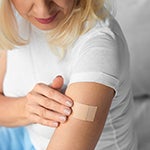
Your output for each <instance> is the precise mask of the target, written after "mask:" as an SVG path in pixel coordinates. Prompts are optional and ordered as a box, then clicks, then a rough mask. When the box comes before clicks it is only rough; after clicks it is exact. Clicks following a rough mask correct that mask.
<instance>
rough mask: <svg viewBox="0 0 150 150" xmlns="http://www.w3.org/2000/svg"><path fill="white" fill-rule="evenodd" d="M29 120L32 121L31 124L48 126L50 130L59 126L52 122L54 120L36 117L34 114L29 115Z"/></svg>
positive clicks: (57, 123)
mask: <svg viewBox="0 0 150 150" xmlns="http://www.w3.org/2000/svg"><path fill="white" fill-rule="evenodd" d="M30 120H33V123H37V124H41V125H44V126H50V127H52V128H56V127H58V126H59V122H57V121H54V120H49V119H44V118H41V117H40V116H38V115H36V114H31V115H30Z"/></svg>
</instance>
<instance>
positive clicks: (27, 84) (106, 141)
mask: <svg viewBox="0 0 150 150" xmlns="http://www.w3.org/2000/svg"><path fill="white" fill-rule="evenodd" d="M22 27H23V28H24V29H23V30H25V31H27V30H26V29H25V27H26V26H22ZM30 34H31V35H30V37H31V38H30V43H29V44H28V45H26V46H21V47H18V48H16V49H14V50H13V51H8V56H7V72H6V76H5V79H4V86H3V89H4V94H5V95H7V96H13V97H20V96H25V95H26V94H27V93H28V92H29V91H31V90H32V88H33V87H34V85H35V84H36V83H38V82H43V83H46V84H50V83H51V82H52V80H53V79H54V78H55V77H56V76H57V75H61V76H63V78H64V87H63V88H64V89H65V88H66V87H67V85H69V84H70V83H73V82H97V83H101V84H104V85H107V86H109V87H112V88H113V89H114V90H115V91H116V95H115V97H114V98H113V101H112V105H111V108H110V111H109V114H108V117H107V120H106V124H105V126H104V130H103V132H102V135H101V137H100V139H99V141H98V143H97V146H96V148H95V149H96V150H136V140H135V137H134V132H133V124H132V93H131V89H130V79H129V53H128V47H127V45H126V41H125V39H124V36H123V34H122V31H121V29H120V27H119V25H118V23H117V22H116V21H115V20H114V19H113V18H112V17H110V18H107V19H106V20H105V21H97V23H96V25H95V26H94V27H93V28H92V29H91V30H90V31H88V32H87V33H85V34H84V35H82V36H80V38H79V39H78V40H77V41H76V42H75V43H74V45H73V46H72V47H71V48H70V49H69V50H68V51H67V53H66V55H65V57H64V58H63V59H62V60H61V59H60V58H59V57H57V56H56V55H54V53H53V52H52V51H51V50H50V47H49V45H48V43H47V41H46V37H45V32H43V31H40V30H39V29H37V28H36V27H33V26H31V33H30ZM27 129H28V132H29V135H30V138H31V141H32V143H33V145H34V147H35V148H36V150H45V149H46V147H47V145H48V142H49V140H50V138H51V136H52V135H53V132H54V129H53V128H50V127H45V126H42V125H38V124H33V125H29V126H27Z"/></svg>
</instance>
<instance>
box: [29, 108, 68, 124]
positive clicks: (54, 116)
mask: <svg viewBox="0 0 150 150" xmlns="http://www.w3.org/2000/svg"><path fill="white" fill-rule="evenodd" d="M30 111H31V112H34V113H32V114H36V115H38V116H39V117H40V118H43V119H46V120H53V121H55V122H60V123H64V122H65V121H66V120H67V116H65V115H62V114H60V113H56V112H54V111H52V110H48V109H45V108H43V107H40V106H34V107H31V108H30Z"/></svg>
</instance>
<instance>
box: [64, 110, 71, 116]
mask: <svg viewBox="0 0 150 150" xmlns="http://www.w3.org/2000/svg"><path fill="white" fill-rule="evenodd" d="M64 113H65V115H67V116H68V115H70V114H71V110H70V109H67V108H66V109H64Z"/></svg>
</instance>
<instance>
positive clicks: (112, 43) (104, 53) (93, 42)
mask: <svg viewBox="0 0 150 150" xmlns="http://www.w3.org/2000/svg"><path fill="white" fill-rule="evenodd" d="M109 32H111V31H109ZM112 35H113V36H112ZM77 51H78V54H77V55H75V56H74V62H73V65H72V71H71V78H70V84H71V83H75V82H96V83H100V84H104V85H106V86H109V87H111V88H113V89H114V90H115V91H116V93H117V90H118V85H119V80H120V75H121V69H122V64H123V63H122V57H123V52H122V51H123V44H122V41H121V39H119V37H118V36H116V35H115V34H113V33H112V32H111V34H108V33H101V34H97V35H96V36H93V37H92V36H91V38H89V39H88V40H86V42H85V43H84V44H82V46H81V48H80V50H77Z"/></svg>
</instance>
